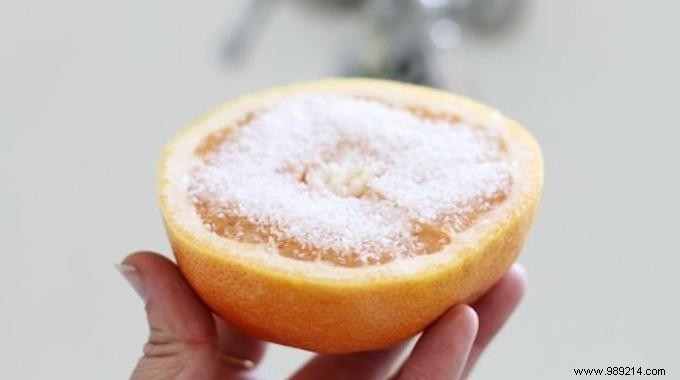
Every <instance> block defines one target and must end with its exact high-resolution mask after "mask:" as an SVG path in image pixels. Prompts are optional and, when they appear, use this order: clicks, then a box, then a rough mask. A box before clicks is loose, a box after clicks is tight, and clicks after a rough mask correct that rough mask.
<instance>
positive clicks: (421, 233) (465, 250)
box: [158, 79, 543, 353]
mask: <svg viewBox="0 0 680 380" xmlns="http://www.w3.org/2000/svg"><path fill="white" fill-rule="evenodd" d="M542 175H543V162H542V158H541V153H540V150H539V147H538V145H537V144H536V142H535V141H534V139H533V138H532V137H531V136H530V135H529V134H528V133H527V132H526V131H525V130H524V129H522V128H521V127H520V126H519V125H518V124H517V123H516V122H515V121H513V120H511V119H509V118H507V117H505V116H503V115H502V114H501V113H499V112H498V111H495V110H493V109H491V108H489V107H487V106H484V105H482V104H479V103H477V102H474V101H472V100H470V99H467V98H463V97H460V96H456V95H453V94H450V93H446V92H443V91H438V90H434V89H429V88H424V87H419V86H414V85H407V84H401V83H395V82H389V81H382V80H366V79H331V80H322V81H316V82H309V83H302V84H295V85H291V86H286V87H280V88H274V89H270V90H266V91H263V92H259V93H255V94H252V95H246V96H243V97H240V98H238V99H235V100H233V101H230V102H228V103H227V104H225V105H223V106H221V107H219V108H217V109H216V110H214V111H212V112H211V113H209V114H208V115H206V116H204V117H203V118H201V119H199V120H197V121H196V122H194V123H193V124H191V125H190V126H189V127H188V128H186V129H185V130H184V131H183V132H181V133H180V134H179V135H178V136H177V137H176V138H175V139H174V140H172V141H171V142H170V143H169V144H168V146H167V148H166V149H165V151H164V153H163V156H162V159H161V164H160V172H159V187H158V189H159V198H160V205H161V211H162V215H163V218H164V222H165V226H166V230H167V232H168V236H169V240H170V243H171V246H172V250H173V252H174V255H175V257H176V259H177V263H178V265H179V267H180V269H181V271H182V273H183V274H184V276H185V277H186V279H187V280H188V282H189V283H190V285H191V286H192V287H193V289H194V290H195V291H196V293H197V294H198V295H199V296H200V297H201V299H202V300H203V301H204V302H205V303H206V304H207V305H208V306H209V307H210V308H211V309H212V310H213V311H214V312H215V313H216V314H217V315H219V316H221V317H222V318H224V319H225V320H227V321H229V322H231V323H233V324H234V325H236V326H238V327H239V328H241V329H242V330H243V331H245V332H247V333H249V334H251V335H253V336H255V337H258V338H261V339H265V340H268V341H272V342H276V343H280V344H284V345H289V346H294V347H299V348H303V349H307V350H312V351H317V352H323V353H348V352H355V351H363V350H372V349H379V348H383V347H387V346H390V345H392V344H394V343H396V342H399V341H402V340H404V339H406V338H408V337H410V336H412V335H414V334H416V333H417V332H419V331H421V330H422V329H423V328H425V327H426V326H427V325H428V324H429V323H431V322H432V321H433V320H435V319H436V318H437V317H438V316H439V315H441V314H442V313H443V312H444V311H445V310H447V309H448V308H450V307H451V306H453V305H455V304H458V303H464V302H470V301H472V300H474V299H475V298H476V297H478V296H479V295H481V294H483V293H484V292H485V291H486V290H487V289H488V288H489V287H491V285H493V284H494V283H495V282H496V281H497V280H498V279H499V278H500V277H501V276H502V275H503V274H504V273H505V272H506V270H507V269H508V268H509V266H510V265H511V264H512V262H513V261H514V260H515V259H516V257H517V255H518V253H519V251H520V249H521V247H522V244H523V243H524V241H525V238H526V236H527V233H528V231H529V228H530V226H531V223H532V219H533V217H534V214H535V212H536V209H537V205H538V202H539V198H540V192H541V186H542Z"/></svg>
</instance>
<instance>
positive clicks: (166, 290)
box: [119, 252, 219, 379]
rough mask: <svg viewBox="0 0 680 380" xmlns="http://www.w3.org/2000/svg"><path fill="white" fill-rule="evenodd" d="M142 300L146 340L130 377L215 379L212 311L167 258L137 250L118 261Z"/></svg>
mask: <svg viewBox="0 0 680 380" xmlns="http://www.w3.org/2000/svg"><path fill="white" fill-rule="evenodd" d="M119 269H120V271H121V273H122V274H123V275H124V276H125V278H126V279H128V281H129V282H130V284H131V285H132V286H133V287H134V288H135V290H137V292H138V293H139V294H140V295H141V296H142V298H143V299H144V301H145V303H146V312H147V320H148V323H149V330H150V335H149V340H148V343H147V344H146V345H145V346H144V357H143V358H142V359H141V360H140V362H139V363H138V365H137V367H136V368H135V372H134V373H133V376H132V378H133V379H152V378H169V377H172V378H187V379H188V378H214V377H215V376H216V375H217V373H218V371H219V362H218V361H217V360H215V358H216V357H217V352H218V351H217V334H216V330H215V324H214V322H213V318H212V314H211V313H210V311H209V310H208V309H207V308H206V306H205V305H204V304H203V303H202V302H201V301H200V300H199V299H198V297H197V296H196V294H195V293H194V292H193V290H192V289H191V288H190V287H189V285H188V284H187V283H186V281H185V280H184V277H183V276H182V275H181V273H180V272H179V270H178V269H177V266H175V264H173V263H172V262H171V261H170V260H168V259H166V258H165V257H163V256H161V255H159V254H155V253H150V252H139V253H134V254H132V255H130V256H128V257H127V258H126V259H125V260H123V264H121V265H120V266H119Z"/></svg>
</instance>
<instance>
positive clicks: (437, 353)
mask: <svg viewBox="0 0 680 380" xmlns="http://www.w3.org/2000/svg"><path fill="white" fill-rule="evenodd" d="M477 327H478V320H477V314H475V311H474V310H473V309H472V308H471V307H469V306H467V305H459V306H456V307H454V308H452V309H450V310H449V311H447V312H446V313H445V314H444V315H443V316H441V317H440V318H439V319H438V320H437V321H436V322H435V323H434V324H432V325H431V326H430V327H428V328H427V329H426V330H425V332H424V333H423V335H422V336H421V337H420V339H419V340H418V343H417V344H416V346H415V347H414V348H413V352H412V353H411V356H410V357H409V358H408V359H407V360H406V362H405V363H404V366H403V367H402V369H401V372H400V373H399V374H398V375H397V379H400V380H411V379H428V380H440V379H441V380H444V379H446V380H450V379H458V378H459V377H460V375H461V374H462V372H463V369H464V367H465V362H466V361H467V358H468V354H469V353H470V350H471V348H472V344H473V342H474V340H475V336H476V335H477Z"/></svg>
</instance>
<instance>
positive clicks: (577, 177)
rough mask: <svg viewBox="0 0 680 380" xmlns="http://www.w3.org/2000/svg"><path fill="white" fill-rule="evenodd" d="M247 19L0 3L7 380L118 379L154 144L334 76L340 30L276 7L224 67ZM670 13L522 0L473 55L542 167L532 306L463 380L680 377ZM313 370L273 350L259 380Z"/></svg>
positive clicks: (156, 239) (316, 16)
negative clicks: (238, 23)
mask: <svg viewBox="0 0 680 380" xmlns="http://www.w3.org/2000/svg"><path fill="white" fill-rule="evenodd" d="M244 4H245V1H200V2H187V1H175V0H173V1H131V0H120V1H109V2H99V1H85V0H80V1H77V0H73V1H64V0H60V1H40V2H39V1H22V2H19V1H16V2H7V1H3V2H0V192H1V193H0V194H1V196H0V231H1V232H0V233H1V234H2V251H1V253H0V358H1V359H0V378H3V379H44V378H62V379H94V378H96V379H120V378H125V377H127V376H128V374H129V372H130V370H131V369H132V367H133V365H134V363H135V360H136V358H137V357H138V356H139V355H140V353H141V346H142V343H143V341H144V340H145V337H146V326H145V321H144V314H143V309H142V303H141V301H140V300H138V299H137V298H136V296H135V295H134V294H133V292H132V290H131V289H130V288H129V287H128V285H126V284H125V283H124V281H123V279H122V278H121V277H120V275H119V274H118V273H116V271H115V269H114V266H113V264H114V263H116V262H118V261H119V260H121V259H122V258H123V257H124V255H125V254H127V253H128V252H131V251H134V250H139V249H153V250H158V251H161V252H164V253H168V244H167V242H166V239H165V235H164V231H163V229H162V226H161V223H160V217H159V213H158V210H157V204H156V199H155V196H154V178H155V171H156V161H157V157H158V154H159V151H160V149H161V147H162V145H163V143H164V142H165V141H166V140H168V138H170V137H171V136H172V135H173V134H174V133H175V132H176V131H177V130H178V129H179V128H180V127H182V126H183V125H184V124H186V123H187V122H189V121H191V120H192V119H193V118H194V117H196V116H198V115H200V114H201V113H202V112H203V111H205V110H206V109H208V108H210V107H212V106H214V105H216V104H218V103H220V102H221V101H223V100H225V99H228V98H230V97H232V96H234V95H236V94H240V93H243V92H247V91H252V90H255V89H259V88H264V87H267V86H271V85H274V84H281V83H288V82H293V81H298V80H305V79H312V78H319V77H324V76H328V75H333V74H334V73H337V67H338V66H337V65H338V63H337V61H338V60H337V58H338V53H339V52H341V50H342V49H339V48H340V47H342V46H348V45H352V44H353V43H355V42H356V40H353V39H355V38H356V35H357V32H356V30H357V28H356V23H357V21H356V17H355V16H353V15H352V14H351V13H337V14H334V15H329V14H328V13H327V12H321V11H319V10H318V9H317V10H314V9H310V8H308V7H307V6H305V5H300V4H298V3H295V2H291V1H288V2H284V3H282V4H280V5H279V6H278V7H277V11H276V13H275V14H273V15H272V17H270V18H269V20H268V22H267V25H266V27H265V28H264V29H263V33H262V35H261V36H260V38H259V40H258V41H257V44H256V46H255V48H254V50H253V51H252V52H251V55H250V57H249V58H248V60H247V62H246V64H245V66H243V67H241V68H231V67H229V66H228V65H225V63H224V61H223V60H221V58H220V51H221V49H222V48H223V45H224V41H225V36H226V34H227V32H228V31H229V30H230V26H231V25H233V22H234V21H235V19H236V18H237V16H238V14H239V13H240V11H241V10H242V9H243V6H244ZM678 14H680V2H677V1H672V0H668V1H661V0H658V1H639V0H638V1H634V0H625V1H624V0H578V1H542V2H538V1H536V2H533V3H530V6H529V7H528V9H527V14H526V17H525V18H524V20H523V22H522V24H521V26H520V27H519V28H518V29H517V30H515V31H514V32H513V33H508V35H506V36H504V37H502V38H493V39H489V38H482V37H479V36H474V35H466V36H465V41H464V46H463V50H462V51H463V52H464V60H465V61H464V62H465V73H466V75H467V76H468V81H469V87H468V90H467V92H468V93H469V94H471V95H473V96H474V97H476V98H478V99H480V100H482V101H485V102H487V103H489V104H491V105H493V106H496V107H498V108H499V109H501V110H502V111H504V112H505V113H507V114H509V115H511V116H513V117H515V118H516V119H518V120H520V121H521V122H522V123H524V124H525V125H526V126H527V128H528V129H529V130H530V131H531V132H532V133H533V134H534V135H535V136H536V137H537V139H538V141H539V142H540V143H541V145H542V147H543V150H544V155H545V160H546V164H547V166H546V184H545V194H544V200H543V204H542V209H541V212H540V215H539V217H538V219H537V221H536V225H535V228H534V230H533V233H532V236H531V239H530V241H529V243H528V245H527V247H526V249H525V250H524V253H523V255H522V257H521V261H522V262H523V263H524V264H525V266H526V267H527V268H528V271H529V274H530V288H529V293H528V297H527V298H526V300H525V302H524V303H523V304H522V306H521V307H520V308H519V310H518V311H517V313H516V315H515V316H514V317H513V319H512V320H511V322H510V323H509V325H508V326H507V328H506V329H505V330H504V331H503V332H502V333H501V334H500V336H499V337H498V339H496V341H495V342H494V344H493V346H492V347H491V348H490V349H489V351H488V352H487V353H486V354H485V356H484V358H483V359H482V361H481V362H480V364H479V367H478V369H477V370H476V372H475V373H474V375H473V378H476V379H499V378H518V379H519V378H522V379H547V378H550V379H563V378H564V379H568V378H573V377H574V375H573V371H572V369H573V368H575V367H606V366H613V365H628V366H630V365H635V366H645V367H656V368H665V369H666V371H667V373H668V376H667V377H666V378H678V376H680V367H678V362H677V358H678V357H680V355H679V354H680V352H679V351H680V350H679V349H678V338H680V328H679V327H678V321H680V306H678V297H677V295H676V293H677V289H678V280H677V273H678V272H677V271H678V266H679V265H680V252H679V251H678V246H677V243H676V239H677V236H678V227H680V222H679V221H678V215H679V214H680V202H679V201H678V194H680V170H679V169H678V164H680V154H679V153H678V142H679V141H680V132H679V131H680V128H679V121H680V106H678V104H677V102H678V98H679V95H678V94H679V91H678V90H679V88H680V79H679V78H680V69H679V68H680V42H679V37H680V22H678V20H677V15H678ZM353 41H354V42H353ZM458 55H460V54H458ZM454 58H455V59H456V60H457V61H456V62H460V61H459V59H460V57H458V58H456V57H454ZM454 58H451V59H452V60H453V59H454ZM444 64H445V66H446V65H447V64H448V63H447V62H446V58H445V59H444ZM450 64H451V65H452V66H451V67H453V65H459V63H455V62H451V63H450ZM305 357H307V354H306V353H304V352H302V351H298V350H293V349H288V348H282V347H274V348H273V349H272V350H271V351H270V354H269V357H268V360H267V362H266V364H265V365H264V366H263V368H262V372H263V373H264V374H265V375H266V376H267V377H268V378H281V377H283V376H284V375H285V374H287V373H289V372H290V371H291V370H292V369H293V368H294V367H295V366H297V365H298V363H299V362H300V361H301V360H303V359H304V358H305Z"/></svg>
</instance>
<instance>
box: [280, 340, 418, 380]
mask: <svg viewBox="0 0 680 380" xmlns="http://www.w3.org/2000/svg"><path fill="white" fill-rule="evenodd" d="M405 345H406V343H402V344H398V345H396V346H394V347H390V348H387V349H384V350H377V351H366V352H357V353H352V354H344V355H318V356H316V357H314V358H313V359H312V360H310V361H309V362H308V363H307V364H305V366H304V367H302V368H301V369H300V370H298V371H297V372H296V373H295V375H293V377H292V379H294V380H307V379H309V380H314V379H328V380H333V379H357V380H359V379H383V378H385V377H386V376H387V374H388V373H389V371H390V369H391V368H392V365H393V363H394V361H395V360H396V359H397V357H398V356H399V353H400V352H401V351H402V350H403V349H404V346H405Z"/></svg>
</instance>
